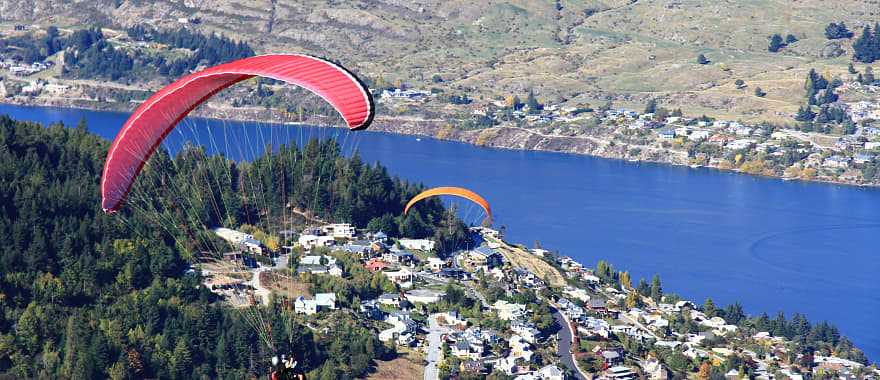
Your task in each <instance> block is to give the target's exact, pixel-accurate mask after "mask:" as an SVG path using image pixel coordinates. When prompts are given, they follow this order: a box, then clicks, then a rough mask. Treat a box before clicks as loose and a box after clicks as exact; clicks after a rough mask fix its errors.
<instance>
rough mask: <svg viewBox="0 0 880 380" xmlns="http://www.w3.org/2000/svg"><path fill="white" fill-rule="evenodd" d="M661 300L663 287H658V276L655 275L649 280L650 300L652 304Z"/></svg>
mask: <svg viewBox="0 0 880 380" xmlns="http://www.w3.org/2000/svg"><path fill="white" fill-rule="evenodd" d="M662 298H663V287H662V286H661V285H660V275H659V274H655V275H654V278H652V279H651V299H653V300H654V302H660V300H661V299H662Z"/></svg>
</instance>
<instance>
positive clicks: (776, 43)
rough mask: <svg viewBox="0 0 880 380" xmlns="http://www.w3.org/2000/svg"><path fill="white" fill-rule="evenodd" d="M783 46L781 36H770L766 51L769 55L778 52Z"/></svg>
mask: <svg viewBox="0 0 880 380" xmlns="http://www.w3.org/2000/svg"><path fill="white" fill-rule="evenodd" d="M783 46H785V45H784V44H783V41H782V36H780V35H779V34H778V33H777V34H774V35H772V36H770V45H769V46H767V51H769V52H771V53H775V52H778V51H779V50H780V49H782V47H783Z"/></svg>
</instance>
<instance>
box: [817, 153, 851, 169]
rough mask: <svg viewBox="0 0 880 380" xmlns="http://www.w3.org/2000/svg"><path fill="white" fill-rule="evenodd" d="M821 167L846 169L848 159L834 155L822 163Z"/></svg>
mask: <svg viewBox="0 0 880 380" xmlns="http://www.w3.org/2000/svg"><path fill="white" fill-rule="evenodd" d="M822 166H824V167H826V168H839V169H846V168H848V167H849V159H848V158H846V157H844V156H838V155H834V156H831V157H828V158H826V159H825V161H822Z"/></svg>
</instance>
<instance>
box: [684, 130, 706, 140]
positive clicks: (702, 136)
mask: <svg viewBox="0 0 880 380" xmlns="http://www.w3.org/2000/svg"><path fill="white" fill-rule="evenodd" d="M708 138H709V131H693V132H692V133H691V134H689V135H688V140H691V141H702V140H706V139H708Z"/></svg>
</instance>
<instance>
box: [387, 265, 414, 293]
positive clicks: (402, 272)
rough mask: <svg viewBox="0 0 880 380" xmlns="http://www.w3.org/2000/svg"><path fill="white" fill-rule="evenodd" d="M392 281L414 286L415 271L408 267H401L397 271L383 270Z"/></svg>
mask: <svg viewBox="0 0 880 380" xmlns="http://www.w3.org/2000/svg"><path fill="white" fill-rule="evenodd" d="M382 274H384V275H385V277H388V279H389V280H391V282H393V283H395V284H398V285H400V286H401V287H403V288H409V287H411V286H412V278H413V272H412V270H410V269H409V268H408V267H405V266H404V267H400V269H398V270H396V271H389V272H382Z"/></svg>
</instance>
